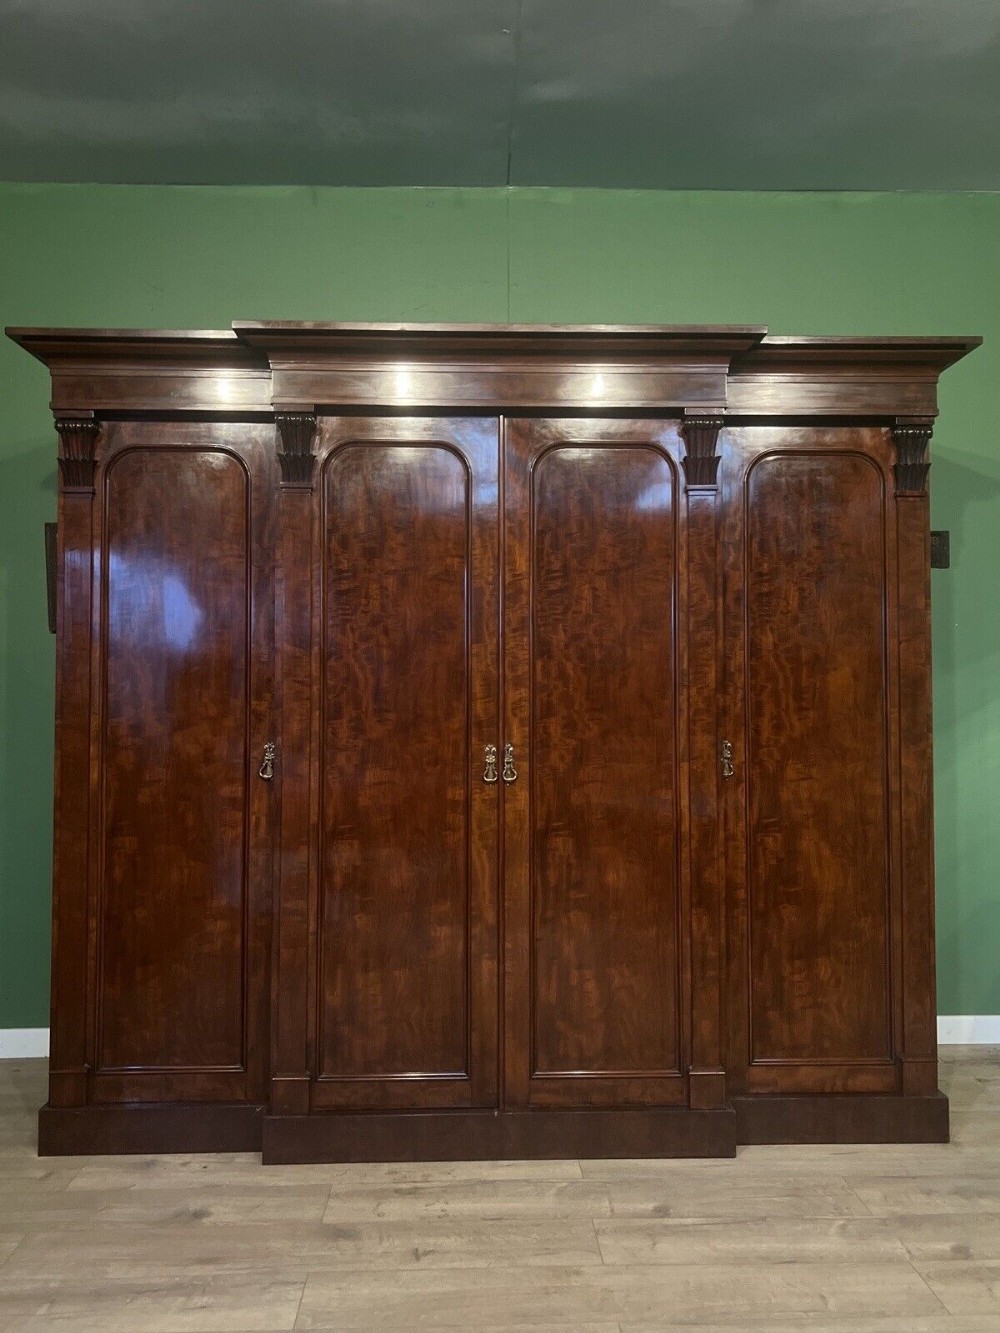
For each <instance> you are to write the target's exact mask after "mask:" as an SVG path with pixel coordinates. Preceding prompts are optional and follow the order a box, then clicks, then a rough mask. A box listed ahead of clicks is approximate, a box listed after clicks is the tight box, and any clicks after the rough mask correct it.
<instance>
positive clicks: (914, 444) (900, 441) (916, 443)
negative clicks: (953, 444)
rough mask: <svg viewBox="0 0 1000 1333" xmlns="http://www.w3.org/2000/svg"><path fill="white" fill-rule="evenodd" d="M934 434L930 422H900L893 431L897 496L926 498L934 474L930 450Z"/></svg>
mask: <svg viewBox="0 0 1000 1333" xmlns="http://www.w3.org/2000/svg"><path fill="white" fill-rule="evenodd" d="M932 430H933V423H932V422H930V421H906V422H903V421H899V422H897V423H896V424H895V425H894V426H893V427H892V443H893V446H894V448H895V450H896V462H895V464H894V466H893V472H894V473H895V474H896V494H897V495H926V494H927V475H928V473H929V472H930V470H931V464H930V459H929V458H928V457H927V447H928V445H929V444H930V439H931V431H932Z"/></svg>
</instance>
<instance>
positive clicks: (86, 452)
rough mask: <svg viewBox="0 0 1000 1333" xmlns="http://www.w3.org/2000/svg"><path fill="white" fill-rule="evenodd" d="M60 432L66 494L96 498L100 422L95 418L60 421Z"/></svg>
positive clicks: (58, 420) (60, 466) (62, 471)
mask: <svg viewBox="0 0 1000 1333" xmlns="http://www.w3.org/2000/svg"><path fill="white" fill-rule="evenodd" d="M56 431H57V433H58V435H59V472H60V475H61V476H62V484H63V490H64V491H79V492H81V493H84V494H90V495H93V493H94V470H95V469H96V467H97V439H98V436H99V435H100V433H101V425H100V422H99V421H95V420H94V418H93V417H56Z"/></svg>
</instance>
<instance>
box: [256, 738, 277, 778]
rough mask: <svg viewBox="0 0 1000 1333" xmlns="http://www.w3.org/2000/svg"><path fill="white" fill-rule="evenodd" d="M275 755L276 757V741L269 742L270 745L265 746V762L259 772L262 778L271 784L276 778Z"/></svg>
mask: <svg viewBox="0 0 1000 1333" xmlns="http://www.w3.org/2000/svg"><path fill="white" fill-rule="evenodd" d="M274 755H275V749H274V741H268V743H267V744H266V745H265V746H264V759H263V762H262V763H261V766H260V768H259V769H258V770H257V771H258V773H259V775H260V777H262V778H263V779H264V781H265V782H270V781H271V779H272V778H273V777H274Z"/></svg>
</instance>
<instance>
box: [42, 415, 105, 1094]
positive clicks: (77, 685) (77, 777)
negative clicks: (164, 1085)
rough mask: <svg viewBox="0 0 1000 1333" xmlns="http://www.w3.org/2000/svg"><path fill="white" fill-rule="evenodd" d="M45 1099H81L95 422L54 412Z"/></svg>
mask: <svg viewBox="0 0 1000 1333" xmlns="http://www.w3.org/2000/svg"><path fill="white" fill-rule="evenodd" d="M55 427H56V432H57V434H58V436H59V502H58V503H59V509H58V532H57V538H56V543H57V545H56V559H57V570H58V575H57V578H58V583H57V593H56V635H57V637H56V740H57V744H56V756H57V758H56V771H55V831H54V839H53V884H52V989H51V1022H50V1037H49V1041H50V1047H49V1105H50V1106H83V1105H85V1104H86V1101H87V1073H88V1058H87V1014H88V971H89V968H88V932H89V925H90V910H89V901H88V886H89V858H88V849H89V845H90V837H89V833H90V822H91V810H90V792H91V773H90V769H91V747H90V735H91V711H92V707H93V699H92V689H91V617H92V610H93V600H92V599H93V583H94V550H93V547H94V519H93V514H94V473H95V470H96V466H97V445H98V440H99V437H100V431H101V427H100V424H99V423H98V422H97V421H95V420H94V417H93V414H92V413H91V414H83V415H80V416H75V417H68V416H60V417H58V418H57V419H56V423H55Z"/></svg>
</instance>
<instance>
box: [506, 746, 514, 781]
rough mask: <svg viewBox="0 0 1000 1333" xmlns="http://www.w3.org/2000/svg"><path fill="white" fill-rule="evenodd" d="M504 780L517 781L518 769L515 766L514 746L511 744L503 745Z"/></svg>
mask: <svg viewBox="0 0 1000 1333" xmlns="http://www.w3.org/2000/svg"><path fill="white" fill-rule="evenodd" d="M503 780H504V782H516V781H517V769H516V768H515V767H514V747H513V745H509V744H508V745H505V746H504V747H503Z"/></svg>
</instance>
